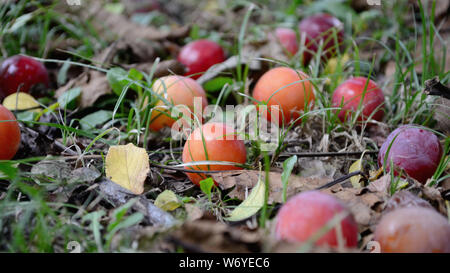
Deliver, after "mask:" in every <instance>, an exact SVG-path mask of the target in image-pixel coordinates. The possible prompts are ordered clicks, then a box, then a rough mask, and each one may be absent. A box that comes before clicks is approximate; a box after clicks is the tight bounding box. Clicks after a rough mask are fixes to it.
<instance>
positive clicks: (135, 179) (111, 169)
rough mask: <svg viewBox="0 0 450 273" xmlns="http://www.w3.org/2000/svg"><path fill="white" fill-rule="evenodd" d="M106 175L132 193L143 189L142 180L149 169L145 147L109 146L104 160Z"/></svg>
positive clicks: (140, 191) (130, 144)
mask: <svg viewBox="0 0 450 273" xmlns="http://www.w3.org/2000/svg"><path fill="white" fill-rule="evenodd" d="M105 169H106V176H107V177H108V178H109V179H111V181H113V182H115V183H117V184H119V185H120V186H122V187H124V188H126V189H128V190H130V191H131V192H133V193H134V194H141V193H142V192H143V191H144V181H145V179H146V178H147V174H148V172H149V170H150V163H149V160H148V155H147V152H146V151H145V149H143V148H139V147H136V146H134V145H133V144H132V143H129V144H127V145H117V146H111V147H110V148H109V150H108V155H107V156H106V160H105Z"/></svg>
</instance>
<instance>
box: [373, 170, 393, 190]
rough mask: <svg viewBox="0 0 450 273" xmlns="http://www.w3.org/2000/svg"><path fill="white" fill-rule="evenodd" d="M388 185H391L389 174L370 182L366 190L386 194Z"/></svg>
mask: <svg viewBox="0 0 450 273" xmlns="http://www.w3.org/2000/svg"><path fill="white" fill-rule="evenodd" d="M390 185H391V176H390V175H389V174H386V175H383V176H382V177H380V178H378V179H377V180H375V181H373V182H370V184H369V185H368V186H367V188H368V189H369V190H371V191H374V192H384V193H387V192H388V190H389V186H390Z"/></svg>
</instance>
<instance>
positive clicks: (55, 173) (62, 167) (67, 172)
mask: <svg viewBox="0 0 450 273" xmlns="http://www.w3.org/2000/svg"><path fill="white" fill-rule="evenodd" d="M71 172H72V168H71V166H70V164H69V163H67V162H65V161H63V160H51V159H44V160H42V161H39V162H38V163H36V164H34V165H33V167H32V168H31V174H32V175H33V176H35V177H37V178H41V177H43V178H52V179H55V180H57V181H61V180H62V181H65V180H67V179H69V178H70V176H71Z"/></svg>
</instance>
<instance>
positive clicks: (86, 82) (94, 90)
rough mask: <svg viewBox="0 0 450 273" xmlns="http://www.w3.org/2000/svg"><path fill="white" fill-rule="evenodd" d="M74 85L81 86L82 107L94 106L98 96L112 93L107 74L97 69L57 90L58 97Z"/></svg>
mask: <svg viewBox="0 0 450 273" xmlns="http://www.w3.org/2000/svg"><path fill="white" fill-rule="evenodd" d="M73 87H80V88H81V99H80V107H82V108H84V107H89V106H92V105H93V104H94V102H95V101H96V100H97V99H98V98H100V97H101V96H103V95H106V94H110V93H111V88H110V87H109V84H108V80H107V79H106V75H105V74H104V73H102V72H99V71H95V70H92V71H89V72H86V73H83V74H81V75H80V76H78V77H77V78H74V79H71V80H70V81H69V82H67V84H66V85H64V86H62V87H60V88H59V89H58V90H56V95H55V96H56V97H57V98H58V97H60V96H61V95H62V94H63V93H64V92H66V91H67V90H69V89H71V88H73Z"/></svg>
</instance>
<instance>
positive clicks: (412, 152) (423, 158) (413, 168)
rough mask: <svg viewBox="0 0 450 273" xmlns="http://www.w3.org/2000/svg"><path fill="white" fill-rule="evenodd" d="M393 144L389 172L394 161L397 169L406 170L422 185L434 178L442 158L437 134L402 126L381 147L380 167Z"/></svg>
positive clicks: (388, 164) (379, 154) (389, 155)
mask: <svg viewBox="0 0 450 273" xmlns="http://www.w3.org/2000/svg"><path fill="white" fill-rule="evenodd" d="M392 142H393V143H392ZM391 143H392V146H391V148H390V150H389V154H388V156H387V161H386V164H387V166H386V169H387V170H388V171H389V170H390V162H391V160H392V162H393V165H394V166H395V167H396V168H399V169H402V170H404V171H405V172H406V173H407V174H408V175H409V176H411V177H412V178H414V179H416V180H417V181H419V182H421V183H425V182H426V181H427V179H428V178H431V177H432V176H433V174H434V172H435V171H436V169H437V166H438V165H439V161H440V160H441V156H442V146H441V144H440V142H439V139H438V138H437V136H436V135H435V134H433V133H432V132H430V131H428V130H425V129H424V128H417V127H413V126H411V125H402V126H400V127H399V128H397V129H395V130H394V131H393V132H392V133H391V134H389V136H388V137H387V139H386V141H385V142H384V143H383V145H382V146H381V149H380V152H379V153H378V165H379V166H380V167H381V166H383V164H384V159H385V155H386V152H387V151H388V148H389V146H390V145H391Z"/></svg>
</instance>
